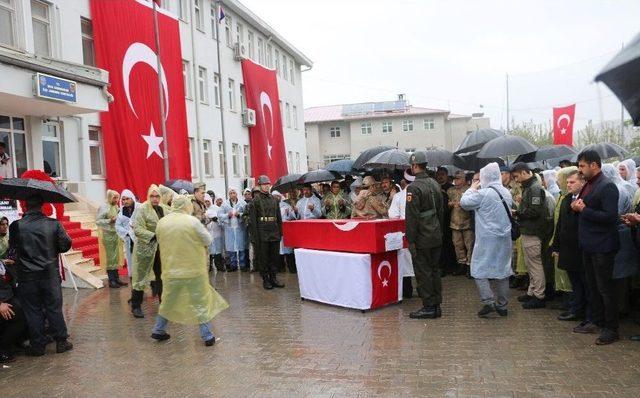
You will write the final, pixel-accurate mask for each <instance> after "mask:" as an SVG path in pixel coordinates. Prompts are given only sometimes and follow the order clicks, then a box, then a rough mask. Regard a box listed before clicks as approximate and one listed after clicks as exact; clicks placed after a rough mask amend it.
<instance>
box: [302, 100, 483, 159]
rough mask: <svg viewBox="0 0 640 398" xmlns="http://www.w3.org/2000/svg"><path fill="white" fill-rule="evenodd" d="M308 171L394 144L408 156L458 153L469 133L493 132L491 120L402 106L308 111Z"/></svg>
mask: <svg viewBox="0 0 640 398" xmlns="http://www.w3.org/2000/svg"><path fill="white" fill-rule="evenodd" d="M304 118H305V135H306V137H307V138H306V139H307V153H308V156H309V158H308V163H309V166H308V167H309V169H318V168H321V167H323V166H325V165H327V164H328V163H331V162H332V161H335V160H340V159H355V158H357V157H358V155H359V154H360V153H361V152H362V151H364V150H365V149H367V148H371V147H374V146H378V145H391V146H395V147H398V148H400V149H403V150H406V151H407V152H414V151H416V150H424V149H427V148H444V149H448V150H450V151H454V150H455V149H456V148H457V146H458V145H459V144H460V142H462V140H463V139H464V137H465V136H466V135H467V133H469V132H471V131H475V130H477V129H479V128H488V127H489V118H487V117H484V116H483V115H482V114H474V115H473V116H467V115H457V114H452V113H451V112H450V111H446V110H440V109H429V108H421V107H414V106H411V105H409V104H408V102H407V101H406V100H405V99H404V96H403V95H399V96H398V100H397V101H388V102H369V103H362V104H347V105H333V106H320V107H313V108H308V109H305V115H304Z"/></svg>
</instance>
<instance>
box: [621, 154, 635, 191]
mask: <svg viewBox="0 0 640 398" xmlns="http://www.w3.org/2000/svg"><path fill="white" fill-rule="evenodd" d="M621 168H623V169H625V171H626V172H627V177H626V178H622V175H620V178H622V181H623V184H624V187H625V189H626V190H627V192H629V193H630V194H631V198H633V197H634V196H635V194H636V191H638V176H637V175H636V162H635V161H634V160H633V159H627V160H623V161H622V162H620V163H619V164H618V171H619V170H620V169H621Z"/></svg>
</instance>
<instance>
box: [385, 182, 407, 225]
mask: <svg viewBox="0 0 640 398" xmlns="http://www.w3.org/2000/svg"><path fill="white" fill-rule="evenodd" d="M406 207H407V188H405V189H402V190H400V191H399V192H398V193H397V194H395V195H393V199H391V206H389V218H390V219H401V218H402V219H403V218H404V216H405V214H406Z"/></svg>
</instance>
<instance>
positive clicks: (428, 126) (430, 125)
mask: <svg viewBox="0 0 640 398" xmlns="http://www.w3.org/2000/svg"><path fill="white" fill-rule="evenodd" d="M435 128H436V121H435V120H433V119H424V129H425V130H433V129H435Z"/></svg>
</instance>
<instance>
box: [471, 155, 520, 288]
mask: <svg viewBox="0 0 640 398" xmlns="http://www.w3.org/2000/svg"><path fill="white" fill-rule="evenodd" d="M480 186H481V188H480V189H479V190H474V189H467V191H466V192H465V193H464V194H463V195H462V198H461V199H460V206H461V207H462V208H463V209H465V210H467V211H474V212H475V225H476V230H475V232H476V242H475V245H474V247H473V256H472V257H471V276H473V277H474V278H477V279H487V278H489V279H504V278H507V277H509V276H511V274H512V270H511V255H512V253H513V246H512V245H513V243H512V241H511V222H510V221H509V216H508V215H507V211H506V210H505V208H504V205H503V204H502V201H501V200H500V197H499V196H498V193H496V190H497V191H498V192H499V193H500V195H502V198H503V199H504V200H505V202H506V203H507V206H508V207H509V208H511V205H512V203H513V202H512V199H511V193H509V191H508V190H507V189H506V188H505V187H503V186H502V180H501V177H500V167H499V166H498V164H497V163H489V164H488V165H487V166H485V167H484V168H483V169H481V170H480Z"/></svg>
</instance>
